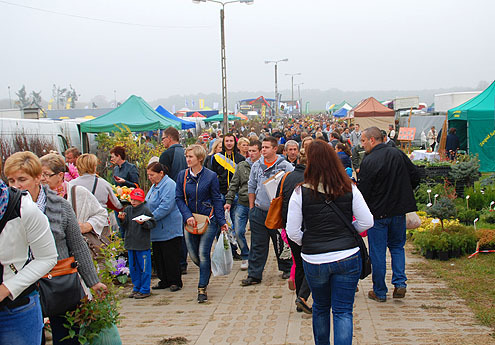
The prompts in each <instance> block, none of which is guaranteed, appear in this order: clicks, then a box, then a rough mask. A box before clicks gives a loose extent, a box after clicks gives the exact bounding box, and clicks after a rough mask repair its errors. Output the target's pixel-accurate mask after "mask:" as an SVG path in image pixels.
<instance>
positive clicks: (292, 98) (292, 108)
mask: <svg viewBox="0 0 495 345" xmlns="http://www.w3.org/2000/svg"><path fill="white" fill-rule="evenodd" d="M285 75H290V76H291V79H292V96H291V111H290V113H291V114H292V113H293V112H294V76H296V75H301V73H285Z"/></svg>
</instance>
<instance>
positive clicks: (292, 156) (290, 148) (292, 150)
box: [285, 140, 299, 167]
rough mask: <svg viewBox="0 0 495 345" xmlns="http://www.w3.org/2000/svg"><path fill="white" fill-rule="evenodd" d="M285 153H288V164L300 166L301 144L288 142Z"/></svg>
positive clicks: (292, 141) (293, 141)
mask: <svg viewBox="0 0 495 345" xmlns="http://www.w3.org/2000/svg"><path fill="white" fill-rule="evenodd" d="M285 152H286V153H287V156H285V159H286V160H287V162H289V163H290V164H292V166H293V167H295V166H296V165H297V164H299V144H298V143H297V141H295V140H289V141H287V142H286V143H285Z"/></svg>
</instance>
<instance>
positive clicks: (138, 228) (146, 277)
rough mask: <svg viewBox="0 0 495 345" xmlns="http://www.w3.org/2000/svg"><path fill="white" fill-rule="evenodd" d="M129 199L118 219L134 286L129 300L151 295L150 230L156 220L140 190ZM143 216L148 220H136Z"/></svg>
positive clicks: (133, 192)
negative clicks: (128, 204)
mask: <svg viewBox="0 0 495 345" xmlns="http://www.w3.org/2000/svg"><path fill="white" fill-rule="evenodd" d="M130 197H131V205H130V206H127V207H126V208H125V209H124V212H120V213H119V216H118V217H119V219H120V222H121V225H122V227H123V228H124V232H125V239H124V248H125V249H126V250H127V254H128V257H129V271H130V273H131V280H132V284H133V285H134V287H133V289H132V293H131V294H130V295H129V298H136V299H142V298H146V297H149V296H150V295H151V293H150V289H151V229H153V228H154V227H155V226H156V220H155V218H153V213H151V211H150V210H149V209H148V207H147V206H146V204H145V197H146V196H145V194H144V191H143V190H142V189H141V188H136V189H134V190H133V191H132V192H131V195H130ZM143 215H144V216H147V217H149V219H136V217H140V216H143ZM147 217H145V218H147Z"/></svg>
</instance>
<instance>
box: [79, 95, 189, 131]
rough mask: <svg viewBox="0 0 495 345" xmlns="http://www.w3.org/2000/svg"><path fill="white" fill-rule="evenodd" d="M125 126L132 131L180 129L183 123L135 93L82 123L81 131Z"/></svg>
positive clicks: (112, 129)
mask: <svg viewBox="0 0 495 345" xmlns="http://www.w3.org/2000/svg"><path fill="white" fill-rule="evenodd" d="M125 127H127V128H129V130H130V131H131V132H145V131H154V130H157V129H165V128H168V127H174V128H177V129H178V130H180V129H181V123H180V122H178V121H174V120H171V119H167V118H165V117H163V116H162V115H160V114H159V113H157V112H156V111H155V110H154V109H153V108H152V107H151V106H150V105H149V104H148V103H146V101H145V100H144V99H142V98H141V97H138V96H134V95H132V96H130V97H129V98H128V99H127V100H126V101H125V102H124V103H123V104H122V105H121V106H119V107H118V108H115V109H113V110H112V111H110V112H108V113H106V114H104V115H102V116H100V117H98V118H96V119H94V120H90V121H86V122H83V123H81V131H82V132H86V133H100V132H114V131H118V130H119V129H120V128H125Z"/></svg>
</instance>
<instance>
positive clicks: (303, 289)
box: [287, 237, 311, 301]
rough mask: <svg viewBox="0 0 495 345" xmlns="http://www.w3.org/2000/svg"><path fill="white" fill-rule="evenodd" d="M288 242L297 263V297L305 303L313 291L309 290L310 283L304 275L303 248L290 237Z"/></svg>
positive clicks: (295, 279)
mask: <svg viewBox="0 0 495 345" xmlns="http://www.w3.org/2000/svg"><path fill="white" fill-rule="evenodd" d="M287 240H288V241H289V247H290V250H291V251H292V257H293V258H294V262H295V263H296V276H295V278H294V281H295V283H296V296H297V297H302V298H304V300H305V301H307V300H308V297H309V295H310V294H311V290H310V288H309V285H308V282H307V281H306V276H305V275H304V268H303V262H302V257H301V247H300V246H299V245H298V244H297V243H296V242H294V241H292V240H291V239H290V238H289V237H287Z"/></svg>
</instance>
